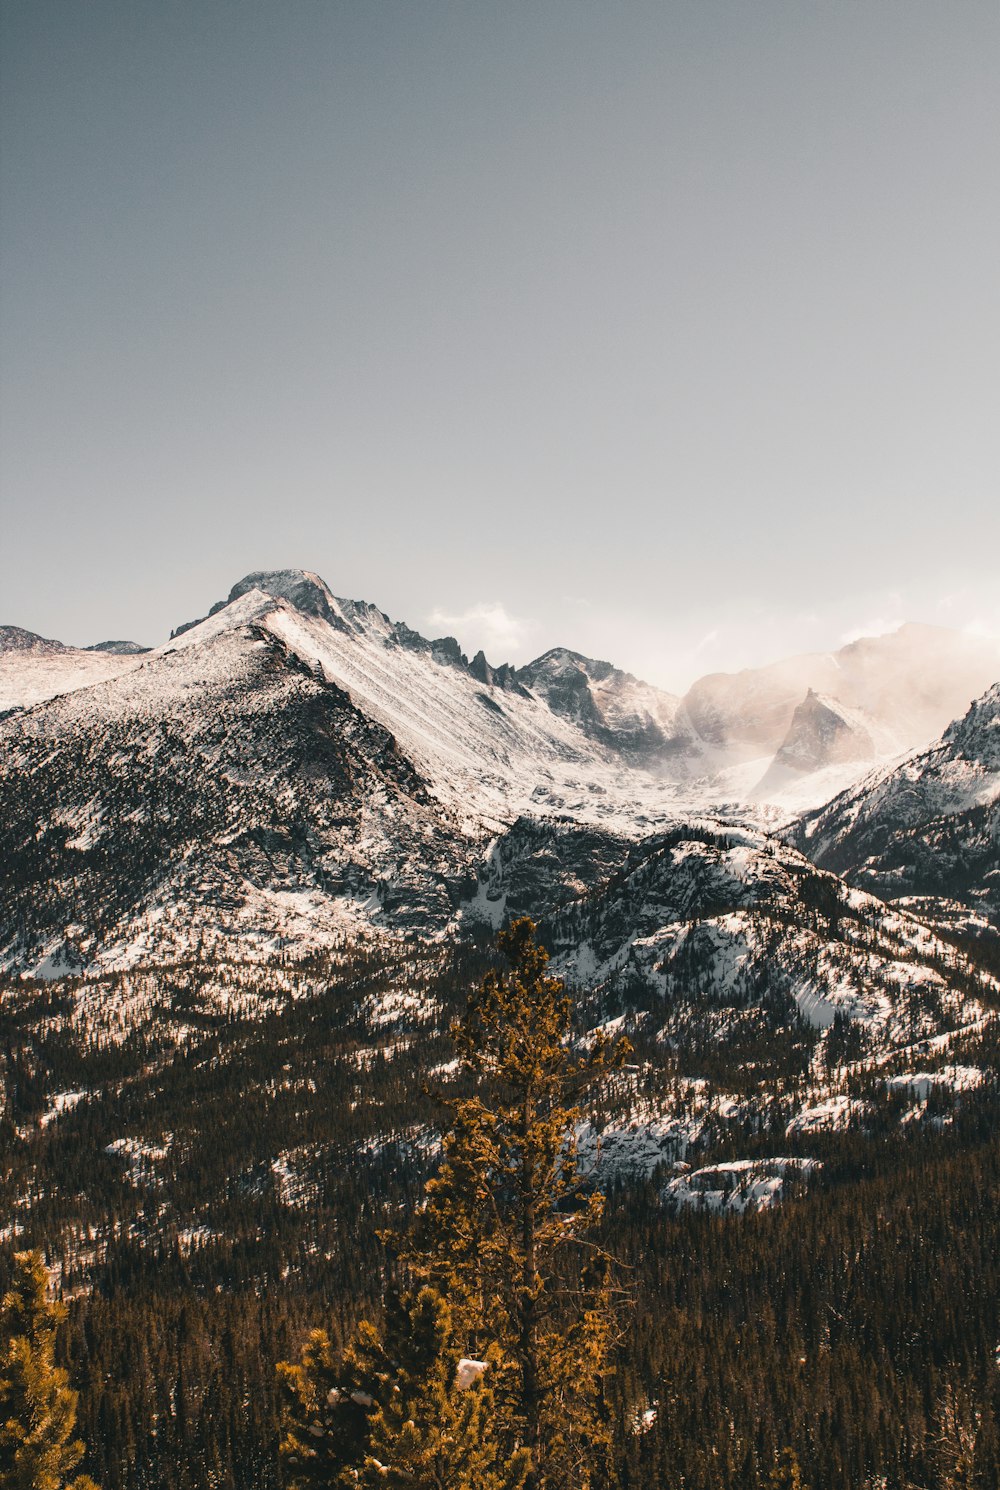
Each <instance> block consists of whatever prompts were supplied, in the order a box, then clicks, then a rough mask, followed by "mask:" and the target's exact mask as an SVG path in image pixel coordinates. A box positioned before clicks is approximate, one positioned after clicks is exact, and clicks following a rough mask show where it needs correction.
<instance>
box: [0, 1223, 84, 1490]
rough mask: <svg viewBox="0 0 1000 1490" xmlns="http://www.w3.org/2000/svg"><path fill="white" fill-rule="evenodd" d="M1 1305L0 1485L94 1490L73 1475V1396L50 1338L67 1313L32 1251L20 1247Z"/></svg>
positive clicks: (1, 1489) (76, 1449) (3, 1488)
mask: <svg viewBox="0 0 1000 1490" xmlns="http://www.w3.org/2000/svg"><path fill="white" fill-rule="evenodd" d="M15 1264H16V1271H15V1275H14V1283H13V1287H12V1288H11V1290H10V1292H9V1293H8V1294H7V1295H6V1296H5V1298H4V1300H3V1305H2V1308H0V1490H64V1487H65V1486H71V1490H96V1487H95V1485H94V1483H93V1481H92V1480H91V1479H89V1478H88V1477H87V1476H86V1475H79V1476H77V1477H76V1478H75V1479H73V1480H72V1481H71V1480H70V1478H69V1477H70V1475H71V1474H72V1472H73V1470H74V1469H76V1467H77V1465H78V1464H79V1462H80V1460H81V1459H82V1457H83V1453H84V1446H83V1444H82V1443H81V1442H80V1441H79V1440H74V1439H73V1438H72V1433H73V1428H74V1426H75V1424H76V1403H77V1394H76V1393H75V1392H73V1391H71V1390H70V1389H69V1387H68V1386H67V1380H68V1378H67V1374H66V1372H65V1371H64V1370H63V1369H62V1368H61V1367H60V1366H57V1365H56V1364H55V1337H56V1330H57V1328H58V1326H59V1323H60V1321H61V1320H62V1319H63V1317H64V1315H65V1309H64V1308H63V1306H62V1305H61V1304H55V1303H50V1302H49V1301H48V1299H47V1298H46V1287H47V1285H48V1273H47V1272H46V1270H45V1265H44V1263H43V1262H42V1259H41V1256H40V1255H39V1253H37V1252H19V1253H18V1254H17V1255H16V1257H15Z"/></svg>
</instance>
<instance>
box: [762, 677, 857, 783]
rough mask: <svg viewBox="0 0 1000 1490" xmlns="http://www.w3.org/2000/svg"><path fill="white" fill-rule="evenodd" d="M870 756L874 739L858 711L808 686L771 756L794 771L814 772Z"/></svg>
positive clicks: (779, 763) (777, 762) (776, 761)
mask: <svg viewBox="0 0 1000 1490" xmlns="http://www.w3.org/2000/svg"><path fill="white" fill-rule="evenodd" d="M874 755H875V745H874V741H873V739H872V736H871V733H870V731H869V730H868V729H867V728H866V727H865V725H864V723H863V721H862V718H861V715H860V713H859V711H858V710H856V709H847V708H845V707H844V705H843V704H841V703H840V702H839V701H838V700H837V699H835V698H829V697H827V696H826V695H824V694H820V693H816V692H815V691H814V690H813V689H812V688H810V689H809V690H808V692H807V693H806V696H805V698H804V699H803V700H802V702H801V703H800V704H799V705H798V706H797V708H796V710H795V713H794V714H793V715H792V722H791V724H790V725H789V727H788V733H787V734H786V736H785V738H784V740H783V741H782V743H781V746H780V747H779V749H778V752H777V754H776V755H775V758H774V759H775V763H776V764H777V765H782V766H791V767H792V769H793V770H796V771H816V770H818V769H819V768H820V767H822V766H830V765H835V764H837V763H838V762H840V761H855V760H871V759H872V757H873V756H874Z"/></svg>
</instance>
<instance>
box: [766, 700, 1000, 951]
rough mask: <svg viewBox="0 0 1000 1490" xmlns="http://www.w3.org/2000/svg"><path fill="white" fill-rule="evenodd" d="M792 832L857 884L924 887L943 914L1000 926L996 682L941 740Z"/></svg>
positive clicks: (906, 889) (937, 916)
mask: <svg viewBox="0 0 1000 1490" xmlns="http://www.w3.org/2000/svg"><path fill="white" fill-rule="evenodd" d="M792 838H793V841H794V842H795V843H796V844H797V845H798V846H799V847H800V848H801V849H802V851H803V852H804V853H806V854H808V855H809V857H810V858H811V859H812V860H813V861H814V862H815V863H817V864H820V865H823V866H825V867H827V868H829V869H832V870H835V871H836V872H837V873H838V874H842V875H844V876H845V877H846V878H847V879H848V880H849V881H850V882H851V883H852V884H856V885H859V886H862V887H863V888H865V889H868V890H870V891H871V892H872V893H874V894H876V895H879V896H881V897H883V898H885V899H893V900H898V899H902V898H908V899H909V898H912V897H920V898H921V907H922V911H923V913H924V914H926V915H928V916H930V917H931V918H932V919H934V920H937V921H940V922H942V924H945V923H947V924H953V925H958V926H962V925H968V926H969V927H970V929H975V927H976V925H977V924H981V923H983V922H984V921H985V922H992V923H993V924H994V925H995V926H996V927H998V928H1000V684H997V685H995V686H994V687H992V688H990V689H989V690H988V691H987V692H986V693H985V694H983V696H982V697H981V698H979V699H977V700H976V701H975V703H974V704H973V705H972V707H971V708H970V709H969V710H968V712H967V713H966V714H965V715H964V716H963V717H962V718H961V719H957V720H956V721H955V722H954V723H953V724H951V725H949V727H948V729H946V730H945V732H944V735H943V736H942V738H941V739H940V740H939V741H938V742H937V743H936V744H935V745H932V746H931V747H930V748H929V749H927V750H923V751H918V752H915V753H914V754H913V755H911V756H910V757H909V758H908V759H907V760H905V761H903V762H902V763H901V764H900V765H898V766H896V767H895V768H891V769H882V770H878V771H874V772H872V773H870V774H869V775H867V776H865V777H864V778H863V779H862V780H861V781H860V782H859V783H857V784H856V785H855V786H854V787H851V788H850V789H848V790H847V791H845V792H843V793H842V794H841V795H840V796H838V797H836V798H835V799H834V800H833V801H832V802H831V803H829V804H828V805H827V806H825V807H823V808H820V809H819V810H817V811H813V812H810V813H807V814H806V815H805V816H804V817H803V818H802V820H801V822H800V823H799V824H798V826H797V827H796V829H795V831H794V833H793V834H792ZM932 897H933V898H934V901H935V902H941V901H943V902H944V903H932V901H931V898H932Z"/></svg>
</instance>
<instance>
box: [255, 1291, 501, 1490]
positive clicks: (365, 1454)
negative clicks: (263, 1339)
mask: <svg viewBox="0 0 1000 1490" xmlns="http://www.w3.org/2000/svg"><path fill="white" fill-rule="evenodd" d="M492 1364H493V1362H492V1361H489V1360H488V1361H475V1360H471V1359H468V1358H464V1357H460V1355H459V1351H458V1349H457V1347H456V1345H455V1340H454V1332H453V1328H452V1313H451V1310H450V1308H449V1306H448V1304H447V1303H446V1301H445V1300H444V1299H443V1298H442V1297H441V1296H440V1294H437V1293H435V1292H434V1290H433V1289H431V1288H427V1287H424V1288H421V1289H420V1290H419V1291H418V1292H417V1293H416V1294H410V1295H408V1296H406V1297H404V1298H402V1299H395V1300H392V1301H390V1307H389V1309H388V1317H387V1321H386V1329H385V1335H384V1338H383V1337H382V1336H380V1334H379V1333H378V1331H377V1330H375V1329H374V1328H373V1327H372V1326H371V1325H370V1324H363V1325H362V1326H361V1328H360V1330H359V1332H358V1336H357V1338H356V1339H355V1341H354V1343H353V1344H352V1346H351V1347H350V1349H349V1350H348V1351H347V1352H346V1353H345V1356H344V1359H343V1361H342V1362H340V1363H339V1367H337V1368H335V1365H334V1360H333V1356H332V1353H331V1351H330V1346H329V1340H328V1339H327V1337H325V1336H324V1335H323V1334H322V1333H321V1332H317V1333H316V1334H315V1335H314V1336H313V1337H312V1338H311V1341H310V1346H309V1347H308V1348H307V1351H306V1353H305V1355H304V1357H303V1361H302V1363H301V1365H299V1366H289V1365H282V1366H281V1367H280V1368H279V1370H280V1372H281V1374H282V1376H283V1378H284V1381H285V1384H286V1388H287V1390H288V1394H289V1399H290V1408H291V1410H290V1412H289V1414H288V1418H287V1420H286V1434H285V1438H284V1441H283V1443H282V1455H283V1459H284V1462H285V1465H286V1468H287V1472H288V1484H289V1485H290V1486H291V1487H293V1490H300V1487H301V1490H307V1487H313V1486H319V1485H322V1486H348V1485H350V1486H358V1487H362V1490H375V1487H381V1490H521V1486H522V1485H523V1484H524V1480H525V1475H526V1474H527V1471H528V1464H529V1460H528V1455H527V1453H526V1451H523V1450H522V1451H521V1452H520V1453H517V1454H515V1455H514V1456H513V1457H512V1458H511V1459H510V1460H509V1461H508V1462H506V1463H504V1461H503V1458H502V1453H501V1448H500V1445H499V1443H498V1441H497V1437H496V1432H495V1426H496V1414H495V1408H494V1400H493V1394H492V1392H491V1391H490V1389H489V1386H488V1383H487V1381H485V1380H484V1377H486V1376H487V1374H488V1372H489V1369H490V1367H491V1365H492Z"/></svg>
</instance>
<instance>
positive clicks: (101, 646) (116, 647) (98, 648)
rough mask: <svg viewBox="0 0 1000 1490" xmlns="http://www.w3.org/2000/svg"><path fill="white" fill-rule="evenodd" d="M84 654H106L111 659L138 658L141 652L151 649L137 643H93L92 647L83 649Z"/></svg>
mask: <svg viewBox="0 0 1000 1490" xmlns="http://www.w3.org/2000/svg"><path fill="white" fill-rule="evenodd" d="M84 651H85V652H107V654H108V655H109V656H111V657H139V656H140V655H141V654H142V653H143V652H150V651H152V648H151V647H144V646H142V645H141V643H139V642H123V641H114V642H95V643H94V645H93V646H92V647H85V648H84Z"/></svg>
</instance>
